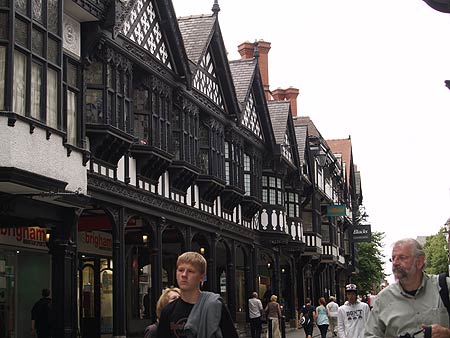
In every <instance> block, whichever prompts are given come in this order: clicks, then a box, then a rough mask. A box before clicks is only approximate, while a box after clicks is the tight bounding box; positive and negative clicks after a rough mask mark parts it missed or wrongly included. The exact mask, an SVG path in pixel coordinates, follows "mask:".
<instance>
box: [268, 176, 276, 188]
mask: <svg viewBox="0 0 450 338" xmlns="http://www.w3.org/2000/svg"><path fill="white" fill-rule="evenodd" d="M269 187H275V177H269Z"/></svg>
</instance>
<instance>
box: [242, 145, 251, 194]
mask: <svg viewBox="0 0 450 338" xmlns="http://www.w3.org/2000/svg"><path fill="white" fill-rule="evenodd" d="M251 178H252V166H251V158H250V156H249V155H247V154H244V191H245V195H246V196H250V195H251V193H252V191H251V183H252V181H251Z"/></svg>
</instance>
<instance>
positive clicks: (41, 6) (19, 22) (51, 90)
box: [0, 0, 62, 129]
mask: <svg viewBox="0 0 450 338" xmlns="http://www.w3.org/2000/svg"><path fill="white" fill-rule="evenodd" d="M15 4H16V5H15V9H16V12H15V18H14V33H15V50H14V58H13V79H14V83H13V104H12V106H13V111H14V112H15V113H16V114H19V115H22V116H27V117H31V118H33V119H35V120H38V121H40V122H42V123H44V124H46V125H47V126H49V127H51V128H53V129H58V128H61V127H62V116H60V97H61V94H60V88H61V56H62V43H61V32H60V31H61V29H60V26H61V22H60V21H61V20H60V18H61V13H60V11H61V10H62V9H61V2H60V1H58V0H46V1H44V0H20V1H16V2H15ZM2 30H3V29H0V35H2V34H3V33H1V31H2ZM0 38H1V36H0ZM2 49H3V47H2ZM1 54H3V56H1ZM4 58H5V57H4V50H2V51H1V52H0V60H1V59H4ZM3 64H4V61H3ZM3 67H4V66H3ZM0 72H2V71H1V70H0ZM0 81H3V82H0V86H1V87H2V88H0V90H1V89H3V87H4V71H3V73H2V76H1V80H0ZM1 83H3V84H1ZM1 92H2V93H1V94H0V95H1V96H0V104H1V105H2V106H3V105H4V98H3V95H4V90H1Z"/></svg>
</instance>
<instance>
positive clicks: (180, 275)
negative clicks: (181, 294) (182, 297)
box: [177, 263, 205, 291]
mask: <svg viewBox="0 0 450 338" xmlns="http://www.w3.org/2000/svg"><path fill="white" fill-rule="evenodd" d="M204 277H205V274H204V273H200V271H199V270H198V269H197V268H196V267H195V266H194V265H192V264H189V263H180V264H179V265H178V267H177V282H178V287H179V288H180V290H181V291H193V290H196V289H199V288H200V283H201V282H202V281H203V279H204Z"/></svg>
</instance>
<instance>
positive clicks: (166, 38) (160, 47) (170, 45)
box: [113, 0, 191, 84]
mask: <svg viewBox="0 0 450 338" xmlns="http://www.w3.org/2000/svg"><path fill="white" fill-rule="evenodd" d="M117 4H118V5H119V6H121V8H120V11H121V16H120V17H119V18H118V19H117V21H116V24H115V25H114V28H113V33H114V36H118V35H119V36H120V35H121V36H122V37H123V38H126V41H131V42H132V43H134V44H136V45H138V46H140V47H141V48H142V49H143V50H145V51H146V52H147V53H148V54H150V55H152V56H153V57H155V58H156V59H158V60H159V62H161V63H163V64H164V65H166V66H167V67H169V68H172V70H173V71H174V72H176V73H177V74H178V75H180V77H185V78H186V81H187V83H188V84H189V83H190V77H191V72H190V69H189V63H188V59H187V55H186V53H185V48H184V45H183V39H182V37H181V33H180V30H179V28H178V25H177V21H176V17H175V10H174V8H173V4H172V1H170V0H159V1H152V0H137V1H128V2H123V1H119V2H117Z"/></svg>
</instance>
